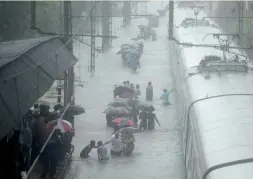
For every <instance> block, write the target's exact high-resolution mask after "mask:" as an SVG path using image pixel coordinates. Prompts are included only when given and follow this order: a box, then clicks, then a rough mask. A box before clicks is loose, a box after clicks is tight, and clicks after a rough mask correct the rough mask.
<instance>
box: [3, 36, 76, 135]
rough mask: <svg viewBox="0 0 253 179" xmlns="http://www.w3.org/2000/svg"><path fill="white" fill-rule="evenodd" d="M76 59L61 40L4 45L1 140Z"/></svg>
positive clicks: (53, 39) (20, 41) (15, 126)
mask: <svg viewBox="0 0 253 179" xmlns="http://www.w3.org/2000/svg"><path fill="white" fill-rule="evenodd" d="M76 62H77V59H76V57H75V56H74V55H73V54H72V52H71V51H70V50H68V48H67V47H66V45H65V44H64V41H63V40H62V39H61V38H59V37H42V38H35V39H26V40H19V41H8V42H2V43H0V114H1V118H0V140H1V139H2V138H3V137H4V136H5V135H6V134H7V133H8V132H9V131H10V130H12V129H13V128H14V129H20V127H22V122H21V121H22V117H23V116H24V115H25V114H26V113H27V112H28V110H29V109H30V107H31V106H32V105H33V104H34V103H35V102H36V101H37V100H38V99H39V98H40V97H41V96H43V94H44V93H45V92H46V91H47V90H48V89H49V88H50V87H51V85H52V84H53V82H54V81H55V80H56V79H57V78H58V77H59V76H60V74H62V73H63V72H64V71H66V70H67V69H69V68H70V67H71V66H73V65H75V63H76Z"/></svg>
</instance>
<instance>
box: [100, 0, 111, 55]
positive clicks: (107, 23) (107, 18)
mask: <svg viewBox="0 0 253 179" xmlns="http://www.w3.org/2000/svg"><path fill="white" fill-rule="evenodd" d="M111 6H112V4H111V2H110V1H102V13H103V17H102V20H103V21H102V35H103V36H105V37H102V50H103V52H105V51H107V50H108V49H109V48H110V47H111V46H112V38H111V37H110V36H112V14H111V13H112V7H111ZM106 36H107V37H106Z"/></svg>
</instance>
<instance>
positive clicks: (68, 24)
mask: <svg viewBox="0 0 253 179" xmlns="http://www.w3.org/2000/svg"><path fill="white" fill-rule="evenodd" d="M63 8H64V34H66V35H65V36H64V39H65V43H68V44H67V48H68V49H69V50H70V51H73V44H72V40H71V39H70V36H69V34H72V21H71V17H72V15H71V1H64V7H63ZM69 41H70V42H69ZM74 76H75V75H74V67H73V66H72V67H70V68H69V69H68V71H67V73H65V74H64V105H67V104H68V103H70V102H71V99H72V97H73V95H74V81H75V80H74V78H75V77H74Z"/></svg>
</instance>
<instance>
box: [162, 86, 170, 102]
mask: <svg viewBox="0 0 253 179" xmlns="http://www.w3.org/2000/svg"><path fill="white" fill-rule="evenodd" d="M170 93H171V91H170V92H168V90H167V89H164V90H163V94H162V96H161V99H162V100H163V105H170V104H171V103H170V102H169V94H170Z"/></svg>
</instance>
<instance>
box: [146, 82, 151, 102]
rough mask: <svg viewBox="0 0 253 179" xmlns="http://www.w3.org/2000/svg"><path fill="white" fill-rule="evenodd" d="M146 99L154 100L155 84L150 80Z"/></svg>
mask: <svg viewBox="0 0 253 179" xmlns="http://www.w3.org/2000/svg"><path fill="white" fill-rule="evenodd" d="M146 100H147V101H152V100H153V86H152V83H151V82H148V86H147V88H146Z"/></svg>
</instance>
